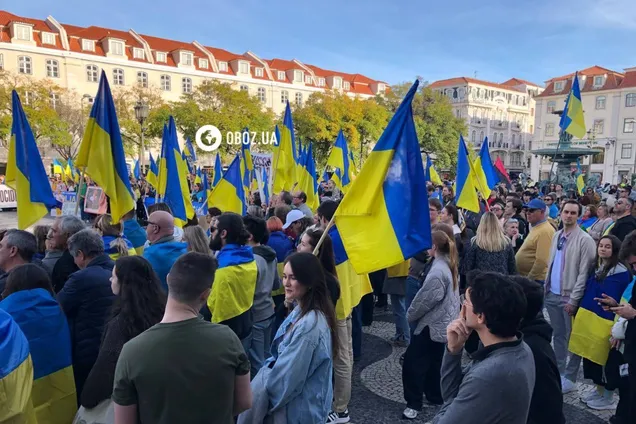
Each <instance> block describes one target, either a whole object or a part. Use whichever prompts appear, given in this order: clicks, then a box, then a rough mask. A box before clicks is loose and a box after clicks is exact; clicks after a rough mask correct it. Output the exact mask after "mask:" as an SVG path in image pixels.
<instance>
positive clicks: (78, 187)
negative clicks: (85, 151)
mask: <svg viewBox="0 0 636 424" xmlns="http://www.w3.org/2000/svg"><path fill="white" fill-rule="evenodd" d="M85 169H86V168H83V169H82V172H81V173H80V180H79V185H78V186H77V192H76V193H75V213H74V215H75V216H77V209H78V208H79V202H80V190H81V189H82V184H83V183H84V170H85Z"/></svg>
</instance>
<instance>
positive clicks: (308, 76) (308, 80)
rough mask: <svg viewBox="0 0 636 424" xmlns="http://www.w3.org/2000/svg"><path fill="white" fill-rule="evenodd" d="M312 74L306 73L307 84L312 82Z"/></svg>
mask: <svg viewBox="0 0 636 424" xmlns="http://www.w3.org/2000/svg"><path fill="white" fill-rule="evenodd" d="M311 82H312V81H311V75H305V84H311Z"/></svg>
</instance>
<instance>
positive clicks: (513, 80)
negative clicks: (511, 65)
mask: <svg viewBox="0 0 636 424" xmlns="http://www.w3.org/2000/svg"><path fill="white" fill-rule="evenodd" d="M501 85H531V86H533V87H539V85H537V84H535V83H533V82H530V81H526V80H522V79H520V78H510V79H509V80H508V81H504V82H502V83H501Z"/></svg>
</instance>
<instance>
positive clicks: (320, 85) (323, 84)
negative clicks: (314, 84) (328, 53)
mask: <svg viewBox="0 0 636 424" xmlns="http://www.w3.org/2000/svg"><path fill="white" fill-rule="evenodd" d="M324 86H325V79H324V78H318V87H324Z"/></svg>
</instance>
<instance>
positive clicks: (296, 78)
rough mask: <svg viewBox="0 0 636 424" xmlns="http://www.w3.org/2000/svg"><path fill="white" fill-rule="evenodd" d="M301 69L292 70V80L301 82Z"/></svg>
mask: <svg viewBox="0 0 636 424" xmlns="http://www.w3.org/2000/svg"><path fill="white" fill-rule="evenodd" d="M303 80H304V79H303V71H294V82H303Z"/></svg>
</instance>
